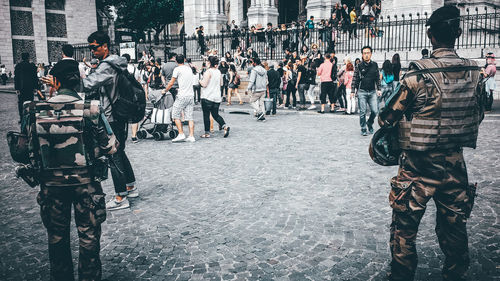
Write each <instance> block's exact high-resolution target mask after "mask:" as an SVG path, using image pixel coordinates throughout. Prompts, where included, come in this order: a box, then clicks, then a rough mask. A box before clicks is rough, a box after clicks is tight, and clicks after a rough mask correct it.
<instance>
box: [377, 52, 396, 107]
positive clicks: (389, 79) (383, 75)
mask: <svg viewBox="0 0 500 281" xmlns="http://www.w3.org/2000/svg"><path fill="white" fill-rule="evenodd" d="M380 86H381V88H382V95H381V96H379V97H378V104H379V105H380V104H381V103H382V105H380V106H381V107H383V106H384V104H385V102H386V101H387V98H389V97H390V95H391V94H392V92H393V91H394V73H393V70H392V63H391V61H390V60H385V61H384V64H383V65H382V71H380Z"/></svg>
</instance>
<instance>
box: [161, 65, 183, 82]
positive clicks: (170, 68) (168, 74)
mask: <svg viewBox="0 0 500 281" xmlns="http://www.w3.org/2000/svg"><path fill="white" fill-rule="evenodd" d="M177 66H178V64H177V63H176V62H175V61H169V62H167V63H165V64H164V65H163V66H162V67H161V74H162V75H163V77H165V83H166V84H167V85H168V83H169V82H170V80H171V79H172V74H173V73H174V69H175V68H176V67H177ZM172 88H174V89H176V88H179V84H178V83H177V81H176V82H175V83H174V85H173V86H172Z"/></svg>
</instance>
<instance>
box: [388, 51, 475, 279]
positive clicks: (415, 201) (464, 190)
mask: <svg viewBox="0 0 500 281" xmlns="http://www.w3.org/2000/svg"><path fill="white" fill-rule="evenodd" d="M456 66H458V67H464V68H466V67H469V71H457V70H460V69H456V68H455V69H454V70H455V71H453V69H449V70H451V71H445V72H442V71H441V72H440V73H433V74H432V75H431V74H430V73H420V74H417V73H418V72H417V71H418V69H429V68H446V67H448V68H449V67H456ZM474 66H475V63H474V62H472V61H468V60H465V59H462V58H459V57H458V55H457V54H456V53H455V51H454V50H453V49H445V48H442V49H436V50H435V51H434V52H433V53H432V56H431V58H430V59H425V60H421V61H417V62H416V63H415V64H413V65H411V66H410V71H409V72H408V74H407V75H406V76H405V77H404V78H403V79H402V82H401V89H400V92H399V96H398V97H397V98H396V99H395V100H394V101H392V102H391V104H390V105H389V108H388V110H386V111H385V112H383V113H381V115H380V116H379V123H380V124H381V125H384V124H389V125H396V124H397V125H399V135H400V146H401V148H402V149H403V150H402V151H403V152H402V153H401V155H400V159H399V163H400V166H399V171H398V175H397V176H396V177H393V178H392V180H391V192H390V195H389V202H390V205H391V207H392V209H393V212H392V223H391V230H390V233H391V238H390V248H391V253H392V262H391V274H390V279H391V280H405V281H408V280H413V278H414V275H415V270H416V267H417V252H416V247H415V244H416V238H417V231H418V226H419V224H420V220H421V219H422V216H423V215H424V212H425V209H426V205H427V203H428V202H429V200H430V199H431V198H432V199H434V202H435V204H436V208H437V214H436V217H437V218H436V234H437V236H438V240H439V245H440V247H441V250H442V251H443V253H444V254H445V257H446V258H445V261H444V266H443V270H442V275H443V279H444V280H449V281H451V280H454V281H456V280H465V279H466V272H467V269H468V267H469V252H468V241H467V230H466V222H467V218H468V216H469V215H470V212H471V210H472V204H473V199H474V194H475V187H473V186H471V185H469V183H468V178H467V169H466V167H465V161H464V158H463V154H462V147H465V146H467V147H473V148H475V146H476V140H477V133H478V127H479V123H480V121H481V120H482V110H481V108H480V106H479V104H478V102H477V100H478V90H477V84H478V79H479V73H478V71H477V70H471V69H473V68H474ZM411 73H413V74H415V75H412V74H411ZM442 73H444V74H442ZM436 77H438V79H436ZM450 81H452V82H451V83H450ZM436 85H438V86H436Z"/></svg>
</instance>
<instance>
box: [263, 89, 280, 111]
mask: <svg viewBox="0 0 500 281" xmlns="http://www.w3.org/2000/svg"><path fill="white" fill-rule="evenodd" d="M279 94H280V89H269V98H271V99H273V107H272V109H271V111H272V114H273V115H274V114H276V102H277V100H278V95H279ZM269 113H271V112H269V111H268V112H266V114H267V115H269Z"/></svg>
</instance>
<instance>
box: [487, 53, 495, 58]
mask: <svg viewBox="0 0 500 281" xmlns="http://www.w3.org/2000/svg"><path fill="white" fill-rule="evenodd" d="M486 58H488V59H494V58H495V54H493V53H488V54H487V55H486Z"/></svg>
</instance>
